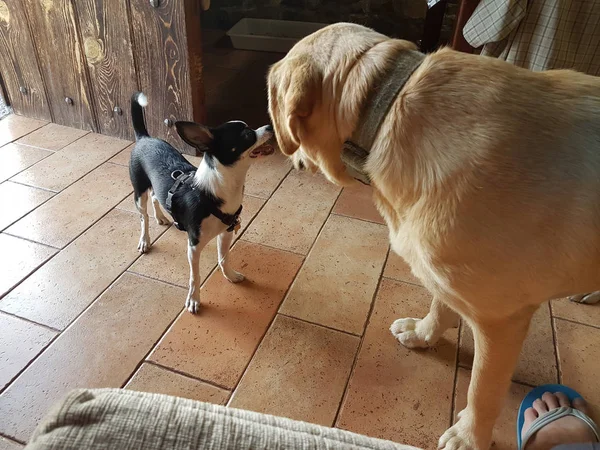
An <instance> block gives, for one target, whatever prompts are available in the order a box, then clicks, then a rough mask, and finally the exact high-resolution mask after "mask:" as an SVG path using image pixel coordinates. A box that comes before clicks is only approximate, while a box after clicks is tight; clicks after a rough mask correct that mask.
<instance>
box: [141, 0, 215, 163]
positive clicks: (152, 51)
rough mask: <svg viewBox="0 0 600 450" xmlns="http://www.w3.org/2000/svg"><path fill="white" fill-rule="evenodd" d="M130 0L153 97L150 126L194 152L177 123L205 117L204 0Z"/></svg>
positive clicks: (145, 86) (144, 86)
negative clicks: (202, 11) (202, 32)
mask: <svg viewBox="0 0 600 450" xmlns="http://www.w3.org/2000/svg"><path fill="white" fill-rule="evenodd" d="M151 3H155V4H156V3H158V7H154V6H152V4H151ZM130 5H131V22H132V30H133V43H134V48H135V59H136V67H137V70H138V79H139V82H140V88H141V90H142V91H143V92H144V93H145V94H146V95H147V96H148V102H149V103H148V108H147V109H146V121H147V124H148V130H149V132H150V134H151V135H152V136H156V137H160V138H162V139H165V140H166V141H168V142H170V143H172V144H173V145H175V146H176V147H177V148H179V149H180V150H183V151H188V152H189V151H190V148H189V147H187V146H186V145H185V144H184V143H183V142H182V141H181V139H180V138H179V136H177V132H176V130H175V127H173V126H172V124H173V122H174V121H176V120H196V121H202V120H203V119H204V107H203V104H204V96H203V90H202V89H203V87H202V84H203V83H202V79H201V78H202V65H201V50H200V48H201V42H200V2H199V1H197V0H160V1H158V2H150V1H148V0H130Z"/></svg>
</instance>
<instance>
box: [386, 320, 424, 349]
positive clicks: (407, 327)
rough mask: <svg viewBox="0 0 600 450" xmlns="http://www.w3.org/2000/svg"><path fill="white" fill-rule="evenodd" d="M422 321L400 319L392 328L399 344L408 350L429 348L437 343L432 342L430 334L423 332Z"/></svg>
mask: <svg viewBox="0 0 600 450" xmlns="http://www.w3.org/2000/svg"><path fill="white" fill-rule="evenodd" d="M422 324H423V320H421V319H412V318H407V319H398V320H396V321H395V322H394V323H393V324H392V326H391V327H390V331H391V332H392V334H393V335H394V337H395V338H396V339H398V342H400V343H401V344H402V345H404V346H405V347H407V348H428V347H431V346H432V345H433V344H435V342H431V339H430V337H429V333H427V332H426V330H423V326H422Z"/></svg>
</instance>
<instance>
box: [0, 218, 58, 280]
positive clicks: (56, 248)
mask: <svg viewBox="0 0 600 450" xmlns="http://www.w3.org/2000/svg"><path fill="white" fill-rule="evenodd" d="M7 228H9V227H6V228H5V230H6V229H7ZM2 234H6V235H7V236H11V237H14V238H17V239H23V240H24V241H27V242H31V243H32V244H38V245H42V246H44V247H48V248H50V249H52V250H58V252H59V251H61V250H62V248H60V247H55V246H53V245H50V244H44V243H43V242H38V241H34V240H33V239H29V238H26V237H23V236H18V235H16V234H12V233H11V232H9V231H2ZM58 252H56V253H58ZM52 256H54V255H52ZM36 270H37V269H36Z"/></svg>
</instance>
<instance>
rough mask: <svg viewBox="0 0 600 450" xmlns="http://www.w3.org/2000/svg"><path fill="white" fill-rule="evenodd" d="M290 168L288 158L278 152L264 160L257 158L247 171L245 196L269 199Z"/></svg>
mask: <svg viewBox="0 0 600 450" xmlns="http://www.w3.org/2000/svg"><path fill="white" fill-rule="evenodd" d="M291 168H292V163H291V162H290V160H289V159H288V157H287V156H285V155H284V154H282V153H279V152H275V153H274V154H273V155H271V156H269V157H266V158H259V159H258V160H257V161H255V162H254V163H253V164H252V165H251V166H250V170H248V175H247V177H246V190H245V192H246V194H248V195H254V196H255V197H260V198H269V197H270V196H271V194H272V193H273V191H275V189H276V188H277V186H279V183H281V180H283V178H284V177H285V176H286V175H287V173H288V172H289V171H290V170H291Z"/></svg>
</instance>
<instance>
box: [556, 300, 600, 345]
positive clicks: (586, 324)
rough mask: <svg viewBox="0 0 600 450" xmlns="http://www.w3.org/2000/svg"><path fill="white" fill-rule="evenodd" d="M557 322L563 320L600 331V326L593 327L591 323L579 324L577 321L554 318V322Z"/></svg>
mask: <svg viewBox="0 0 600 450" xmlns="http://www.w3.org/2000/svg"><path fill="white" fill-rule="evenodd" d="M593 307H594V306H592V308H593ZM557 320H562V321H564V322H569V323H574V324H576V325H583V326H584V327H589V328H594V329H596V330H600V325H591V324H589V323H583V322H577V321H576V320H572V319H565V318H564V317H554V321H557ZM557 343H558V341H557Z"/></svg>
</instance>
